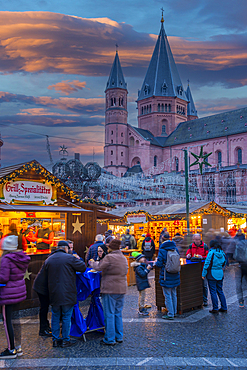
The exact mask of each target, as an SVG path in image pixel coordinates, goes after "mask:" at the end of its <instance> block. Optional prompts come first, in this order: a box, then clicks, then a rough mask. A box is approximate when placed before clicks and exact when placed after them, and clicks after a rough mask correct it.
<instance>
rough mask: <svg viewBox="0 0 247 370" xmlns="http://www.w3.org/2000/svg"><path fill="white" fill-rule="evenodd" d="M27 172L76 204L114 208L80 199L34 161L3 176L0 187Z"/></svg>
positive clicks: (98, 202)
mask: <svg viewBox="0 0 247 370" xmlns="http://www.w3.org/2000/svg"><path fill="white" fill-rule="evenodd" d="M29 171H35V172H36V173H37V174H39V175H41V176H42V177H43V178H44V179H45V180H46V181H47V182H49V183H50V184H51V185H52V186H55V187H56V188H60V189H61V190H62V191H63V192H64V193H65V195H66V196H68V197H69V198H70V199H72V200H74V201H76V202H78V203H90V204H96V205H100V206H104V207H109V208H115V205H114V204H113V203H109V202H103V201H97V200H95V199H93V198H85V199H80V197H79V196H78V195H77V194H76V193H75V192H74V191H73V190H72V189H70V188H69V187H68V186H66V185H65V184H64V183H63V182H61V181H60V180H59V179H58V178H57V177H56V176H54V175H53V174H51V173H50V172H49V171H47V170H46V169H45V168H44V167H43V166H41V164H39V163H38V162H37V161H35V160H34V161H31V162H28V163H25V164H24V165H22V166H21V167H20V168H18V169H16V170H14V171H13V172H11V173H9V174H7V175H5V176H3V177H2V178H1V179H0V185H1V184H5V183H6V182H7V181H11V180H12V181H14V180H15V179H17V178H19V177H20V176H23V175H24V174H25V173H27V172H29Z"/></svg>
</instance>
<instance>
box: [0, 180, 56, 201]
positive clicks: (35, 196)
mask: <svg viewBox="0 0 247 370" xmlns="http://www.w3.org/2000/svg"><path fill="white" fill-rule="evenodd" d="M3 196H4V200H5V201H6V202H8V203H10V202H13V201H22V202H23V201H24V202H42V203H45V204H49V203H53V202H54V201H55V200H56V199H52V185H50V184H48V183H46V182H44V183H43V182H38V181H21V180H17V181H8V182H6V184H5V185H4V187H3Z"/></svg>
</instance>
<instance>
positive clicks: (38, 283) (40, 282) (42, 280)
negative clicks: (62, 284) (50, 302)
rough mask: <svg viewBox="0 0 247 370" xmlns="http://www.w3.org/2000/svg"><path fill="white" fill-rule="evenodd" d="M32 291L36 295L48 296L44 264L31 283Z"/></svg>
mask: <svg viewBox="0 0 247 370" xmlns="http://www.w3.org/2000/svg"><path fill="white" fill-rule="evenodd" d="M33 290H34V291H35V292H36V293H39V294H42V295H45V296H48V295H49V292H48V279H47V271H46V270H45V264H43V266H42V267H41V269H40V270H39V273H38V275H37V276H36V279H35V280H34V283H33Z"/></svg>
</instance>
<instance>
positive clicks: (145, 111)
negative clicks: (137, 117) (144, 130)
mask: <svg viewBox="0 0 247 370" xmlns="http://www.w3.org/2000/svg"><path fill="white" fill-rule="evenodd" d="M146 113H147V107H146V106H145V107H144V114H146Z"/></svg>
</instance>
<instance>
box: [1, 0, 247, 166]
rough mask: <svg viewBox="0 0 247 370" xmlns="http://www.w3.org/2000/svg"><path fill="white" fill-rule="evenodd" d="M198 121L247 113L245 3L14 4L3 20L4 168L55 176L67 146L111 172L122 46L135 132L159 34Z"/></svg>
mask: <svg viewBox="0 0 247 370" xmlns="http://www.w3.org/2000/svg"><path fill="white" fill-rule="evenodd" d="M161 7H163V8H164V19H165V23H164V26H165V30H166V33H167V35H168V39H169V42H170V45H171V49H172V52H173V55H174V58H175V61H176V63H177V67H178V71H179V74H180V77H181V79H182V82H183V85H184V88H186V87H187V80H188V79H189V80H190V87H191V91H192V94H193V97H194V102H195V105H196V108H197V111H198V115H199V117H203V116H206V115H212V114H216V113H220V112H223V111H226V110H231V109H237V108H241V107H244V106H247V21H246V15H247V1H245V0H236V1H234V2H233V1H232V0H225V1H224V3H223V2H222V0H204V1H202V0H189V1H187V2H186V1H182V0H173V1H160V0H151V1H150V0H149V1H148V0H141V1H140V0H135V1H133V0H124V1H123V0H121V1H119V0H114V1H112V0H108V1H105V0H93V1H88V0H87V1H86V0H80V1H77V0H72V1H64V0H60V1H55V0H49V1H45V0H40V1H37V0H32V1H29V0H9V1H5V2H3V1H1V10H2V11H1V12H0V24H1V26H0V42H1V45H0V72H1V74H0V85H1V87H0V132H1V135H2V139H3V141H4V145H3V147H2V161H1V165H2V167H4V166H7V165H12V164H17V163H21V162H25V161H29V160H32V159H36V160H38V161H39V162H40V163H41V164H43V165H45V166H47V168H49V169H50V167H49V156H48V154H47V151H46V135H49V140H50V146H51V152H52V157H53V161H54V162H55V161H57V160H58V159H59V157H60V156H59V149H60V145H63V144H64V145H65V146H66V147H67V148H68V152H69V158H72V157H73V156H74V152H78V153H80V154H81V160H82V163H84V164H86V162H88V161H91V160H92V159H93V151H94V153H95V155H94V160H96V161H97V162H98V163H99V164H100V165H101V166H102V165H103V145H104V90H105V87H106V82H107V79H108V76H109V73H110V69H111V65H112V63H113V60H114V55H115V50H116V47H115V44H116V43H117V44H118V45H119V57H120V61H121V64H122V67H123V72H124V76H125V80H126V82H127V84H128V91H129V94H128V110H129V119H128V122H129V123H130V124H132V125H135V126H137V110H136V103H135V100H136V99H137V91H138V89H140V88H141V85H142V82H143V79H144V77H145V73H146V70H147V67H148V64H149V61H150V58H151V55H152V52H153V49H154V46H155V42H156V39H157V35H158V33H159V30H160V19H161V10H160V8H161Z"/></svg>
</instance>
